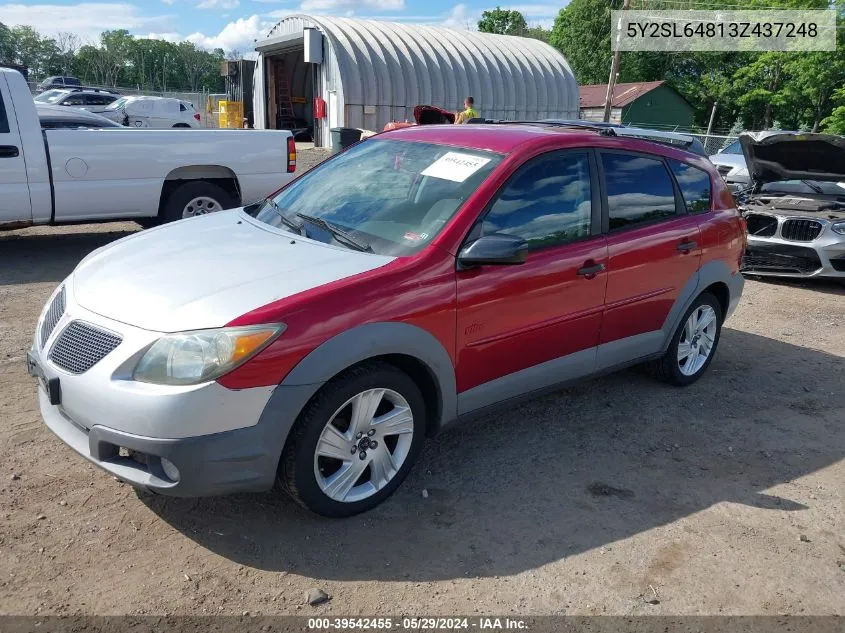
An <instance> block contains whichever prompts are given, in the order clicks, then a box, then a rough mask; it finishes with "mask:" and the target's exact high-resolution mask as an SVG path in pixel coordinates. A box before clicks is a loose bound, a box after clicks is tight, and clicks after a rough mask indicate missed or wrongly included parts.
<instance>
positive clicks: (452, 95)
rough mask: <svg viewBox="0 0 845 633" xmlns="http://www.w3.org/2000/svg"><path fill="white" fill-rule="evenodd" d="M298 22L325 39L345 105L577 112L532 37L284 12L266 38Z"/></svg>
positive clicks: (565, 78)
mask: <svg viewBox="0 0 845 633" xmlns="http://www.w3.org/2000/svg"><path fill="white" fill-rule="evenodd" d="M306 27H316V28H318V29H319V30H320V31H322V32H323V34H324V35H325V37H326V39H327V40H328V42H329V45H330V49H331V50H329V49H327V55H329V56H330V59H329V60H328V61H329V63H330V64H331V66H332V70H333V71H334V72H335V74H336V75H337V80H338V81H339V83H340V84H341V85H340V86H339V88H340V92H341V93H342V97H343V101H344V104H345V106H346V107H347V108H348V107H350V106H351V107H355V106H362V107H363V106H376V107H378V108H379V109H380V110H381V109H382V108H385V109H387V108H392V109H394V111H395V109H396V108H413V107H414V106H416V105H419V104H429V105H435V106H440V107H444V108H447V109H449V110H456V109H459V108H462V104H463V100H464V97H466V96H468V95H472V96H473V97H474V99H475V107H476V109H477V110H479V112H480V113H481V115H482V116H485V117H488V118H500V119H538V118H548V117H559V118H573V119H574V118H578V84H577V82H576V81H575V76H574V75H573V74H572V70H571V69H570V68H569V64H568V63H567V62H566V59H565V58H564V57H563V55H561V54H560V53H559V52H558V51H557V50H555V49H554V48H552V47H551V46H549V45H548V44H545V43H544V42H541V41H539V40H533V39H528V38H523V37H512V36H507V35H492V34H489V33H478V32H475V31H460V30H455V29H449V28H444V27H434V26H422V25H409V24H400V23H393V22H381V21H376V20H359V19H352V18H332V17H325V16H306V15H297V16H290V17H286V18H284V19H283V20H281V21H280V22H279V23H278V24H276V26H274V27H273V29H272V30H271V31H270V33H269V34H268V38H270V37H274V36H280V35H287V34H295V33H298V32H301V31H302V29H303V28H306ZM379 118H382V117H379Z"/></svg>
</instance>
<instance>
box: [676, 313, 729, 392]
mask: <svg viewBox="0 0 845 633" xmlns="http://www.w3.org/2000/svg"><path fill="white" fill-rule="evenodd" d="M718 327H719V322H718V319H717V317H716V311H715V310H714V309H713V308H712V307H710V306H709V305H707V304H704V305H700V306H698V307H697V308H696V309H695V310H693V311H692V314H690V315H689V318H688V319H687V322H686V324H684V330H683V332H682V333H681V339H680V340H679V341H678V369H679V370H680V371H681V373H682V374H683V375H684V376H693V375H695V374H696V373H697V372H698V371H700V370H701V368H702V367H704V364H705V363H706V362H707V359H708V358H710V355H711V354H712V353H713V347H714V345H715V343H716V332H717V329H718Z"/></svg>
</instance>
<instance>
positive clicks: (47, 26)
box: [0, 2, 171, 40]
mask: <svg viewBox="0 0 845 633" xmlns="http://www.w3.org/2000/svg"><path fill="white" fill-rule="evenodd" d="M0 22H3V23H4V24H7V25H18V24H28V25H30V26H32V27H33V28H35V29H36V30H38V31H39V32H41V33H42V34H44V35H55V34H56V33H58V32H60V31H69V32H71V33H76V34H77V35H79V36H80V37H82V38H83V40H97V39H98V38H99V36H100V33H101V32H103V31H107V30H113V29H129V30H133V31H137V30H138V29H145V28H146V29H151V30H160V31H167V30H169V28H168V27H171V24H170V17H169V16H145V15H141V14H140V9H139V7H138V6H137V5H134V4H129V3H127V2H82V3H79V4H3V5H0Z"/></svg>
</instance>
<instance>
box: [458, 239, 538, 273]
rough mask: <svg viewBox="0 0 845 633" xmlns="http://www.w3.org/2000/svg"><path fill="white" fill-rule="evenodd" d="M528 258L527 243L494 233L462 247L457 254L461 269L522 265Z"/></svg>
mask: <svg viewBox="0 0 845 633" xmlns="http://www.w3.org/2000/svg"><path fill="white" fill-rule="evenodd" d="M526 257H528V242H526V241H525V240H524V239H522V238H521V237H516V236H514V235H505V234H504V233H494V234H493V235H485V236H484V237H480V238H478V239H477V240H475V241H474V242H470V243H469V244H467V245H466V246H464V247H463V248H462V249H461V251H460V253H458V263H459V264H460V265H461V267H463V268H471V267H473V266H503V265H512V264H522V263H524V262H525V259H526Z"/></svg>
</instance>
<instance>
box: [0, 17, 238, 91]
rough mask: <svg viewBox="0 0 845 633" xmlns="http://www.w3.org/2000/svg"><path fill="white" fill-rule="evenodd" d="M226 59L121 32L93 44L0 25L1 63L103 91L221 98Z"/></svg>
mask: <svg viewBox="0 0 845 633" xmlns="http://www.w3.org/2000/svg"><path fill="white" fill-rule="evenodd" d="M224 59H226V54H225V53H224V51H223V50H222V49H216V50H214V51H206V50H203V49H201V48H198V47H197V46H195V45H194V44H192V43H191V42H187V41H183V42H179V43H174V42H168V41H165V40H154V39H147V38H140V37H134V36H132V35H130V33H129V32H128V31H126V30H123V29H121V30H115V31H105V32H103V33H102V34H101V35H100V39H99V41H98V42H97V43H96V44H92V43H84V42H83V41H82V40H81V39H80V38H79V37H78V36H77V35H75V34H73V33H59V34H57V35H56V36H55V37H46V36H42V35H41V34H40V33H38V31H36V30H35V29H33V28H32V27H29V26H15V27H12V28H9V27H7V26H6V25H4V24H3V23H2V22H0V62H7V63H9V62H10V63H14V64H20V65H22V66H26V67H27V68H28V69H29V75H30V78H31V79H34V80H41V79H44V78H45V77H49V76H51V75H62V76H73V77H78V78H79V79H80V80H81V81H82V82H83V83H84V84H89V85H96V86H104V87H123V88H138V89H141V90H150V91H165V90H182V91H191V92H197V91H200V90H208V91H210V92H222V91H223V90H224V82H223V78H222V77H221V76H220V63H221V62H222V61H223V60H224Z"/></svg>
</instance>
